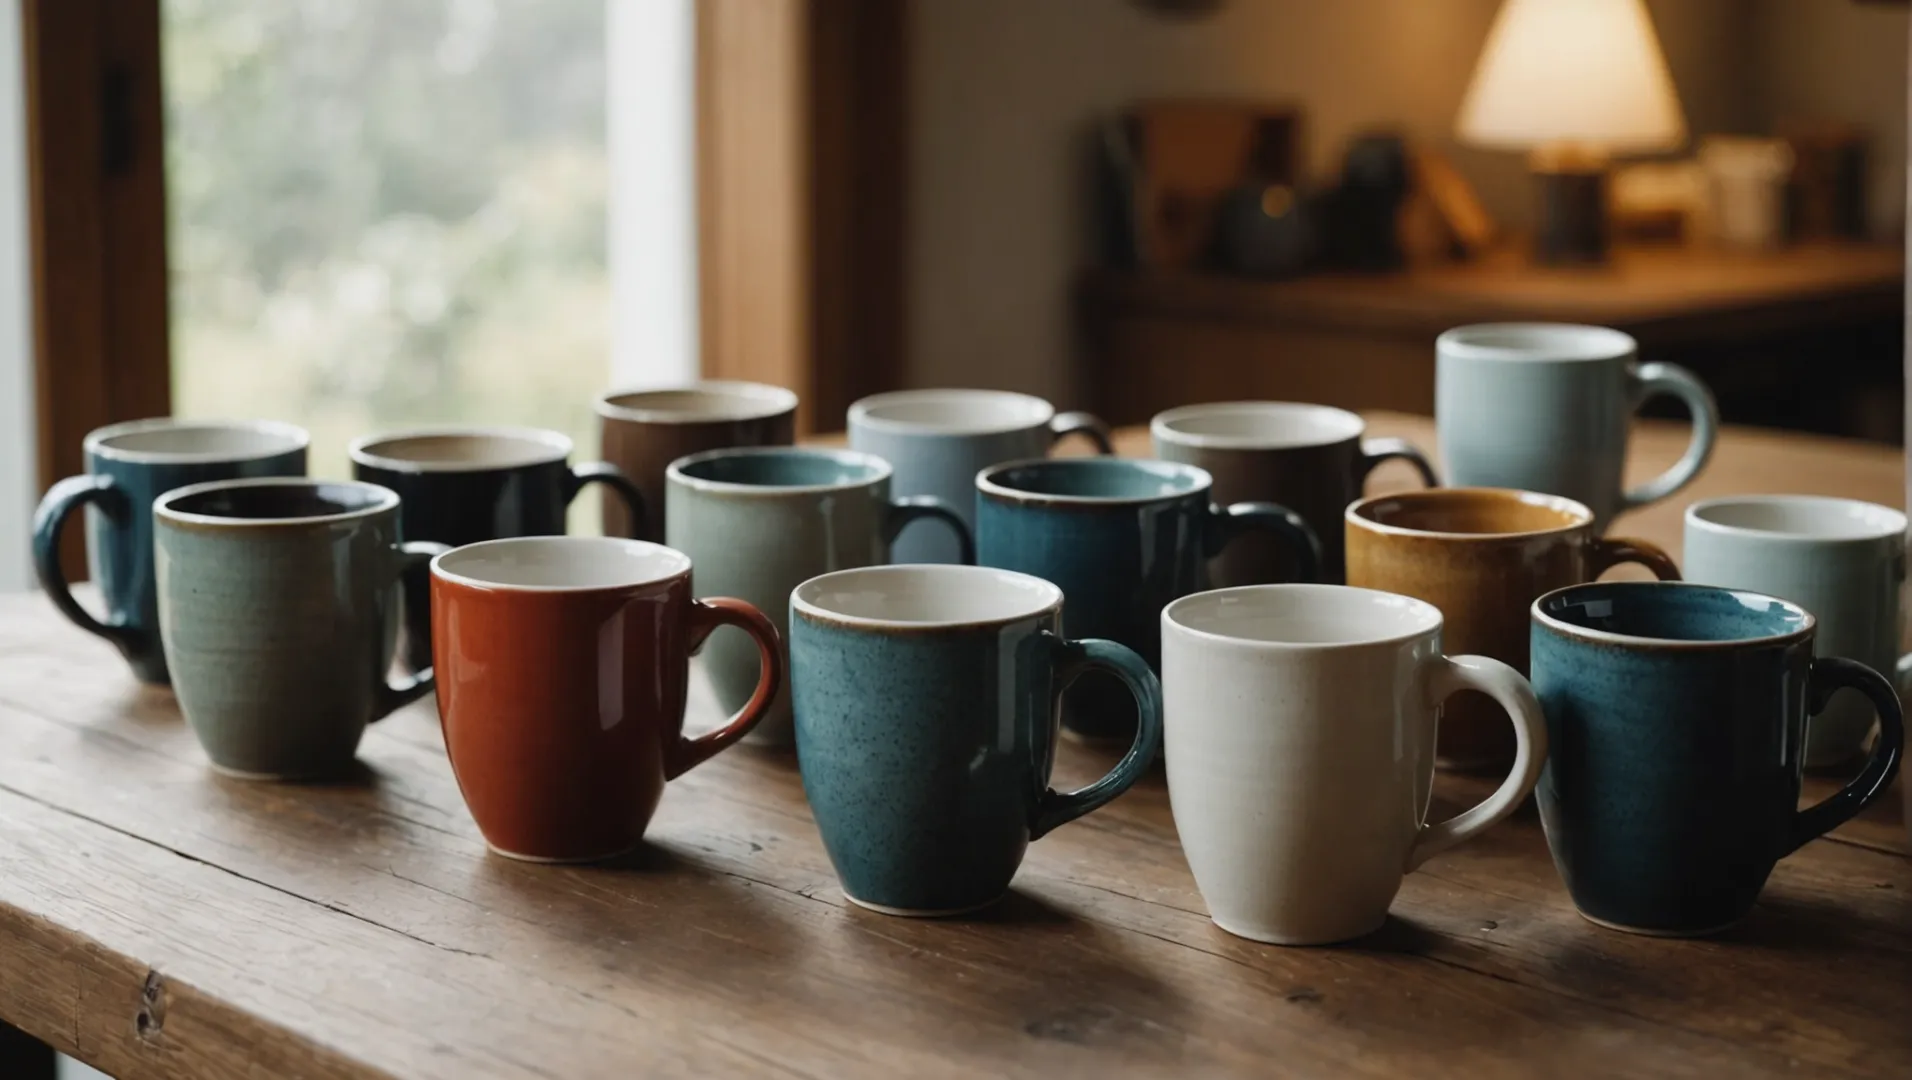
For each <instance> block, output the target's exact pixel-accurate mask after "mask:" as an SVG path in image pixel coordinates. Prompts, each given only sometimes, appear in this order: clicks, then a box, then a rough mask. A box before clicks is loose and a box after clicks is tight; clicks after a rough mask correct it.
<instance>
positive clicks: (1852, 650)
mask: <svg viewBox="0 0 1912 1080" xmlns="http://www.w3.org/2000/svg"><path fill="white" fill-rule="evenodd" d="M1905 527H1906V522H1905V515H1904V514H1902V513H1900V512H1899V511H1897V510H1893V509H1891V508H1889V507H1884V506H1876V505H1874V504H1872V503H1864V502H1858V501H1855V500H1852V499H1829V498H1822V497H1819V496H1815V495H1740V496H1732V497H1729V498H1724V499H1708V500H1706V501H1704V502H1697V503H1694V504H1693V505H1692V506H1689V507H1687V508H1686V551H1685V563H1686V569H1687V579H1688V580H1690V581H1697V582H1701V583H1703V584H1707V585H1723V586H1725V587H1727V588H1731V589H1751V590H1753V591H1756V592H1763V593H1770V594H1772V595H1773V596H1779V597H1784V598H1785V599H1787V600H1791V601H1792V602H1794V603H1796V604H1798V605H1799V606H1801V607H1803V608H1805V609H1806V610H1807V611H1810V612H1812V616H1813V619H1814V620H1815V621H1816V622H1817V623H1818V630H1817V631H1815V632H1814V634H1813V648H1814V649H1815V650H1817V651H1818V654H1819V655H1821V656H1849V657H1851V658H1852V659H1854V660H1857V661H1859V662H1860V663H1862V664H1865V665H1866V666H1868V667H1870V668H1873V669H1875V670H1877V671H1882V672H1895V671H1896V673H1897V677H1898V679H1899V682H1900V683H1901V685H1904V683H1905V681H1906V674H1907V665H1906V664H1905V663H1903V662H1902V661H1901V659H1900V657H1899V589H1900V587H1901V586H1902V585H1903V584H1904V583H1905ZM1872 725H1873V717H1872V706H1871V704H1870V703H1868V702H1867V701H1866V700H1865V698H1864V697H1863V696H1861V695H1859V694H1840V695H1838V696H1837V697H1835V698H1833V700H1832V702H1831V703H1830V704H1828V705H1827V706H1826V711H1825V712H1822V713H1820V714H1819V715H1818V716H1815V717H1813V718H1812V721H1811V722H1810V723H1809V724H1807V725H1806V767H1807V768H1818V767H1826V766H1833V765H1838V764H1841V763H1843V762H1846V761H1850V760H1851V759H1852V758H1854V757H1856V756H1858V754H1859V753H1860V751H1862V750H1863V749H1864V748H1865V742H1866V737H1867V736H1868V735H1870V734H1871V733H1872Z"/></svg>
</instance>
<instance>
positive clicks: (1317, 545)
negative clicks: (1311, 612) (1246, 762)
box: [976, 458, 1321, 739]
mask: <svg viewBox="0 0 1912 1080" xmlns="http://www.w3.org/2000/svg"><path fill="white" fill-rule="evenodd" d="M1211 486H1212V480H1211V478H1210V476H1209V474H1208V472H1207V471H1206V470H1204V469H1200V468H1197V467H1195V466H1193V465H1183V464H1177V463H1174V462H1168V461H1137V460H1132V459H1123V458H1056V459H1038V460H1034V461H1015V462H1009V463H1007V464H1003V465H997V466H995V467H993V468H988V469H984V470H983V471H982V472H980V473H978V474H977V476H976V562H977V565H979V566H993V567H997V568H1000V569H1003V570H1015V571H1019V572H1021V573H1024V574H1033V575H1035V576H1036V577H1039V578H1043V579H1046V580H1048V581H1053V582H1055V583H1056V584H1057V585H1059V586H1061V588H1062V594H1063V595H1064V596H1065V597H1067V598H1068V603H1069V632H1070V633H1072V634H1080V635H1082V636H1084V637H1097V638H1108V639H1109V640H1111V641H1119V642H1121V643H1122V644H1124V645H1127V646H1128V647H1129V648H1131V649H1134V650H1135V651H1136V652H1138V653H1140V654H1141V655H1142V657H1143V658H1144V659H1146V660H1147V661H1148V662H1149V666H1150V667H1152V668H1155V669H1156V670H1158V671H1159V670H1160V667H1161V657H1162V625H1161V615H1162V609H1163V608H1164V607H1167V606H1168V605H1169V604H1170V603H1172V602H1174V601H1176V600H1180V599H1181V598H1182V597H1184V596H1187V595H1188V594H1190V593H1193V592H1199V591H1201V590H1203V589H1205V588H1207V587H1208V560H1209V559H1211V558H1214V557H1215V556H1216V555H1217V554H1219V553H1220V552H1221V551H1222V549H1223V548H1224V547H1226V546H1228V544H1229V542H1230V541H1231V540H1233V539H1235V538H1236V537H1238V536H1242V535H1245V534H1247V533H1249V532H1263V533H1267V534H1271V535H1272V536H1273V537H1274V539H1275V540H1276V541H1277V542H1278V543H1279V544H1280V545H1282V546H1283V547H1285V548H1286V549H1288V552H1289V553H1290V559H1291V562H1290V565H1292V566H1294V567H1295V568H1296V572H1297V574H1298V575H1299V576H1298V578H1297V580H1299V581H1303V582H1313V581H1318V580H1319V579H1320V573H1321V542H1320V540H1319V539H1317V538H1316V536H1315V534H1314V530H1312V529H1310V528H1309V527H1308V524H1307V523H1306V522H1305V521H1303V520H1302V519H1301V517H1300V515H1298V514H1296V513H1295V512H1294V511H1292V510H1289V509H1288V508H1287V507H1284V506H1277V505H1276V504H1274V503H1267V502H1243V503H1235V504H1234V505H1232V506H1227V507H1222V506H1217V505H1215V504H1214V503H1213V502H1211V501H1210V498H1209V494H1210V492H1209V489H1210V487H1211ZM1062 723H1063V725H1064V726H1065V727H1066V728H1067V729H1068V730H1069V731H1071V732H1072V733H1074V734H1076V735H1080V736H1083V737H1085V738H1091V739H1121V738H1125V737H1127V735H1128V734H1129V733H1130V732H1132V731H1133V730H1134V729H1135V711H1134V709H1133V708H1131V707H1130V706H1129V704H1128V701H1127V695H1126V694H1124V693H1123V691H1122V688H1121V687H1120V686H1119V685H1117V684H1116V683H1115V682H1114V681H1113V680H1110V679H1107V678H1102V677H1099V676H1090V677H1089V678H1086V679H1084V680H1083V681H1082V682H1081V683H1079V684H1078V685H1077V686H1076V688H1075V689H1074V690H1072V691H1070V693H1069V696H1068V697H1067V699H1065V700H1064V702H1063V707H1062Z"/></svg>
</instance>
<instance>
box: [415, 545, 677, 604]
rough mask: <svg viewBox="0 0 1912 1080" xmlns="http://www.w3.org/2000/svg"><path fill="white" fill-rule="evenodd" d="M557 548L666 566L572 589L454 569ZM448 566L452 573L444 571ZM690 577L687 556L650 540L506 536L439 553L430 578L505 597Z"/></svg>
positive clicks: (614, 589)
mask: <svg viewBox="0 0 1912 1080" xmlns="http://www.w3.org/2000/svg"><path fill="white" fill-rule="evenodd" d="M513 547H516V548H559V549H569V550H572V551H580V552H581V551H586V550H595V551H623V552H625V553H626V554H630V555H636V556H643V557H652V556H656V557H659V558H661V560H662V561H663V562H664V563H665V564H666V565H665V567H664V569H662V570H660V571H658V572H656V573H653V574H650V575H648V576H633V577H632V578H631V579H629V580H623V581H613V582H597V583H588V584H572V585H530V584H524V583H521V582H512V581H495V580H488V579H486V578H483V577H474V576H472V575H471V574H469V573H461V572H459V571H458V570H457V569H456V567H457V564H458V563H460V562H464V561H468V560H472V559H477V558H482V557H483V556H485V555H487V554H491V553H493V552H496V551H497V550H498V549H500V548H513ZM447 564H449V565H450V566H451V567H452V569H447ZM690 573H691V558H690V556H689V555H686V554H684V553H683V552H681V551H679V550H677V549H676V548H674V547H669V546H666V545H664V544H657V543H652V542H651V541H649V540H633V539H629V538H627V537H622V536H505V537H500V538H498V539H495V540H480V541H478V542H477V543H475V544H465V545H463V546H462V547H455V548H452V549H451V550H450V551H445V552H440V553H439V554H437V555H434V556H432V560H431V576H432V578H433V580H436V581H443V582H445V583H446V584H449V585H457V586H460V587H462V588H467V589H474V590H477V591H480V592H506V593H539V594H548V593H573V594H575V593H593V592H624V591H628V590H631V589H643V588H649V587H651V586H655V585H663V584H667V583H669V582H672V581H676V580H679V579H680V578H688V577H689V576H690Z"/></svg>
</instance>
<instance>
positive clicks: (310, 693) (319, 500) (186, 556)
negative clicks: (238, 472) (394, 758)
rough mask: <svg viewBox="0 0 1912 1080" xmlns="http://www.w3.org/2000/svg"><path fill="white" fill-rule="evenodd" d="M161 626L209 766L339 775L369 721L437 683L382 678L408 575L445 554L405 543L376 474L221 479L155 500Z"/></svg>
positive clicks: (426, 675) (421, 677)
mask: <svg viewBox="0 0 1912 1080" xmlns="http://www.w3.org/2000/svg"><path fill="white" fill-rule="evenodd" d="M153 522H154V528H155V534H154V535H155V544H154V552H155V554H154V563H155V566H156V569H157V580H158V585H159V625H160V634H161V637H162V639H163V640H164V642H165V646H166V661H167V663H168V665H169V666H170V667H171V669H172V675H173V691H174V693H175V694H177V695H178V698H179V708H180V711H181V712H183V713H185V715H186V722H187V723H188V724H189V725H191V727H192V730H193V734H194V735H196V736H198V738H199V744H200V745H201V746H202V747H204V748H205V750H206V756H207V757H208V758H210V759H212V764H213V767H214V768H216V769H219V770H220V771H222V772H226V773H231V774H234V775H238V776H244V777H249V778H257V779H289V778H300V777H322V776H333V775H338V774H340V773H342V772H344V771H345V770H346V769H347V768H348V767H349V766H350V765H351V763H352V758H353V755H354V754H355V753H356V752H357V749H358V743H359V737H360V736H361V735H362V734H364V731H365V725H367V724H369V723H371V722H372V721H374V720H378V719H380V718H381V717H383V716H385V715H386V714H387V713H390V712H391V711H392V710H393V709H396V708H398V707H399V706H401V705H404V704H406V703H407V702H410V701H414V700H416V699H418V698H420V697H423V696H424V695H426V694H429V693H431V690H432V672H431V669H430V668H427V669H425V670H424V671H422V672H419V673H418V674H417V675H413V676H408V677H406V678H403V679H400V680H399V681H398V682H396V683H388V682H387V681H386V667H387V665H388V664H389V663H390V660H391V656H392V646H393V643H394V635H395V634H396V633H397V629H398V610H397V607H398V605H397V596H398V590H397V589H396V588H395V586H396V585H397V582H398V576H399V574H400V573H401V572H402V571H403V570H404V569H405V568H406V567H408V566H412V565H415V564H418V563H422V562H424V561H425V560H426V559H429V558H430V557H431V556H433V555H435V554H438V553H439V552H442V551H444V550H445V546H444V545H443V544H432V543H411V544H400V543H399V540H398V496H397V495H394V494H393V493H392V492H391V491H389V490H387V489H385V488H382V487H377V486H374V485H372V484H360V483H351V482H330V481H321V480H281V479H264V480H256V479H255V480H222V481H218V482H215V483H210V484H195V485H193V486H191V487H186V488H181V489H179V490H177V491H174V492H171V493H169V494H167V495H164V496H161V497H160V499H159V501H158V502H156V503H155V504H154V506H153Z"/></svg>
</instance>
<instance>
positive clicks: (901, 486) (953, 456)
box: [848, 390, 1115, 563]
mask: <svg viewBox="0 0 1912 1080" xmlns="http://www.w3.org/2000/svg"><path fill="white" fill-rule="evenodd" d="M848 424H849V429H850V431H849V434H850V447H851V449H854V450H861V451H863V452H864V453H867V454H875V455H876V456H877V457H880V458H882V459H883V460H885V461H887V462H889V463H890V465H891V466H893V467H894V468H895V469H896V479H895V481H894V486H895V490H896V493H897V494H898V495H902V496H905V497H910V496H917V495H927V496H930V497H932V498H937V499H942V500H943V501H944V502H947V503H948V504H949V505H951V506H954V507H956V508H957V510H958V511H959V512H960V513H961V514H962V515H963V521H964V522H966V523H967V524H968V525H969V526H970V528H971V530H974V529H975V527H976V522H975V520H974V517H973V514H974V507H975V499H976V474H977V473H979V472H981V471H982V470H984V469H986V468H988V467H990V466H991V465H996V464H999V463H1001V462H1004V461H1020V460H1023V459H1024V458H1037V457H1042V456H1044V455H1045V454H1047V453H1049V449H1050V447H1052V446H1054V445H1055V444H1056V443H1057V442H1059V441H1061V439H1062V438H1063V437H1064V436H1066V435H1071V434H1080V435H1083V436H1085V437H1087V438H1088V439H1089V441H1090V442H1091V443H1093V444H1094V446H1095V449H1096V452H1097V453H1101V454H1113V453H1115V448H1114V445H1113V444H1112V443H1110V441H1109V426H1108V425H1107V424H1104V423H1103V422H1102V421H1101V420H1098V419H1096V418H1095V417H1094V416H1091V415H1090V414H1088V413H1084V412H1069V413H1057V412H1056V410H1055V406H1053V405H1050V404H1049V403H1048V402H1046V401H1044V400H1042V399H1041V398H1038V397H1031V396H1029V395H1028V394H1014V393H1010V392H1009V391H1007V390H899V391H896V392H895V393H889V394H876V395H873V396H871V397H866V398H864V399H862V400H861V401H858V402H856V403H855V404H853V405H851V406H850V413H849V417H848ZM895 547H896V550H895V558H896V561H897V562H900V563H948V562H957V561H959V558H958V557H959V554H960V553H959V551H958V550H957V547H956V544H955V541H954V540H952V539H951V538H950V537H948V536H945V535H941V534H940V533H939V532H937V531H935V530H932V529H930V528H929V527H927V526H917V527H915V528H911V529H905V530H903V532H902V534H901V535H899V536H898V537H897V538H896V545H895Z"/></svg>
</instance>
